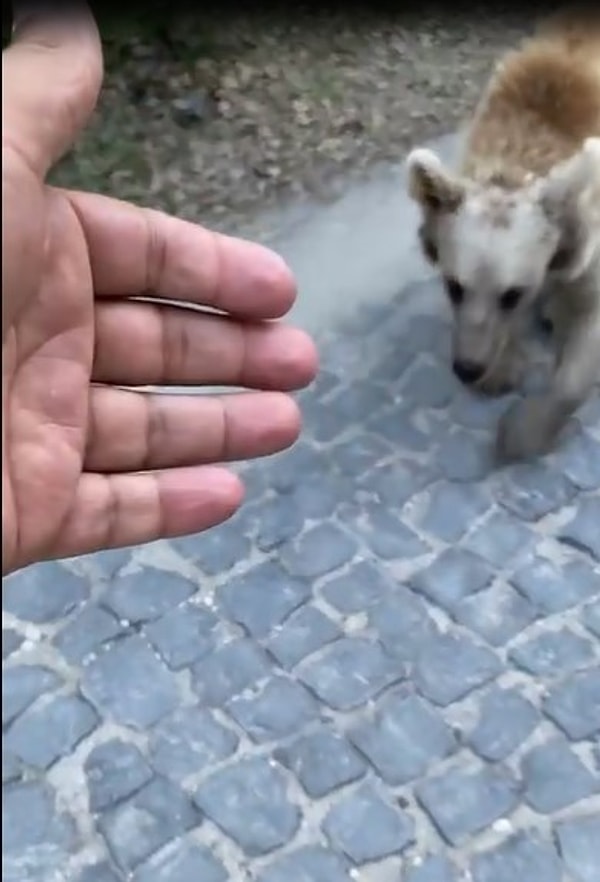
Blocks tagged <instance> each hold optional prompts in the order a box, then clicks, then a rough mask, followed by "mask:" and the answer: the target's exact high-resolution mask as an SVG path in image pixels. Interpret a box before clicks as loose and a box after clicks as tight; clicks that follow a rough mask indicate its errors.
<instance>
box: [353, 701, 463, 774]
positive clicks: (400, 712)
mask: <svg viewBox="0 0 600 882" xmlns="http://www.w3.org/2000/svg"><path fill="white" fill-rule="evenodd" d="M350 738H351V740H352V742H353V743H354V744H355V745H356V747H358V749H359V750H360V751H361V753H363V754H364V755H365V756H366V757H367V759H368V760H369V761H370V762H371V764H372V765H373V766H374V768H375V769H376V771H377V772H378V774H379V775H380V776H381V778H382V779H383V780H384V781H385V782H386V783H387V784H390V785H392V786H394V787H395V786H400V785H402V784H406V783H408V782H409V781H413V780H415V779H416V778H419V777H420V776H421V775H424V774H425V772H426V771H427V770H428V768H429V767H430V766H432V765H433V764H434V762H435V761H436V760H441V759H445V758H446V757H447V756H449V755H450V754H452V753H453V752H454V751H455V750H456V748H457V746H458V745H457V742H456V738H455V737H454V734H453V732H452V730H451V729H450V727H449V726H448V725H447V724H446V723H445V722H444V720H443V719H442V717H441V716H440V715H439V713H438V712H437V711H436V710H434V709H433V708H432V707H431V705H429V704H428V703H427V702H425V701H423V699H421V698H419V697H418V696H416V695H410V696H408V697H404V696H402V695H395V696H392V697H390V698H388V699H386V700H385V702H384V704H383V705H382V706H381V707H380V709H379V710H378V711H377V712H376V713H375V715H374V717H373V719H371V720H364V721H362V722H360V723H358V725H356V726H354V727H353V728H352V729H351V730H350Z"/></svg>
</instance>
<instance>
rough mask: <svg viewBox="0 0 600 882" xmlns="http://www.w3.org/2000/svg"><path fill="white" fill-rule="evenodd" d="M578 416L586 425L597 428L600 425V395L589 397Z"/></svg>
mask: <svg viewBox="0 0 600 882" xmlns="http://www.w3.org/2000/svg"><path fill="white" fill-rule="evenodd" d="M577 416H578V418H579V420H580V422H581V423H582V424H583V425H584V426H587V427H589V428H591V429H597V428H598V426H600V395H595V396H593V397H592V398H589V399H588V400H587V401H586V403H585V404H584V406H583V407H582V408H581V409H580V410H579V413H578V414H577Z"/></svg>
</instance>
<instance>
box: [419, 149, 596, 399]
mask: <svg viewBox="0 0 600 882" xmlns="http://www.w3.org/2000/svg"><path fill="white" fill-rule="evenodd" d="M588 161H589V155H588V152H586V151H582V152H581V153H578V154H577V155H576V156H575V157H573V158H572V159H570V160H569V161H567V162H565V163H563V164H561V165H560V166H556V167H555V169H554V170H553V171H552V173H551V174H550V175H548V177H546V178H536V179H533V180H531V181H528V182H527V183H525V184H524V185H522V186H519V187H513V188H509V187H507V186H502V185H500V184H486V185H481V184H478V183H475V182H473V181H471V180H469V179H465V178H463V177H461V176H460V175H458V174H454V173H453V172H452V171H450V170H449V169H447V168H445V167H444V165H443V164H442V162H441V160H440V159H439V158H438V157H437V156H436V155H435V153H433V152H432V151H431V150H427V149H425V148H418V149H415V150H413V151H412V153H411V154H410V155H409V157H408V163H407V164H408V179H409V192H410V195H411V196H412V198H413V199H414V200H415V201H416V202H417V204H418V205H419V207H420V212H421V224H420V228H419V236H420V240H421V247H422V250H423V252H424V254H425V256H426V257H427V258H428V260H429V261H430V262H431V263H433V264H434V265H436V266H437V267H438V269H439V271H440V274H441V276H442V278H443V280H444V283H445V287H446V290H447V293H448V297H449V298H450V301H451V303H452V306H453V312H454V316H455V321H454V370H455V372H456V374H457V376H458V377H459V378H460V379H461V380H462V381H463V382H465V383H467V384H477V383H478V382H480V381H481V380H483V378H484V377H485V376H486V374H488V372H490V371H491V370H493V368H494V364H495V363H496V361H497V359H498V358H499V357H500V355H501V353H502V351H503V349H504V347H505V345H506V343H507V341H508V339H509V338H510V336H511V334H512V332H513V330H514V328H515V326H516V325H517V324H518V323H519V322H521V321H522V319H523V316H524V315H525V314H526V313H527V311H528V309H530V307H531V305H532V304H533V302H534V301H535V300H536V299H537V297H538V296H539V295H540V293H541V291H542V289H543V286H544V283H545V281H546V280H547V278H548V276H549V275H550V274H552V273H568V272H569V271H570V270H571V268H572V267H573V266H574V265H575V264H576V263H577V262H578V260H579V256H580V253H581V248H582V238H583V232H584V231H582V229H581V226H582V225H581V222H580V220H579V212H578V209H577V206H578V201H579V197H580V194H581V193H582V191H583V188H584V187H585V184H586V182H587V181H589V168H588Z"/></svg>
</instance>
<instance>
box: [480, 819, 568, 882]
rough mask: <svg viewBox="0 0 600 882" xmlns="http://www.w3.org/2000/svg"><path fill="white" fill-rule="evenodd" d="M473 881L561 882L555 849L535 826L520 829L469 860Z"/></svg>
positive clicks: (560, 871) (561, 877)
mask: <svg viewBox="0 0 600 882" xmlns="http://www.w3.org/2000/svg"><path fill="white" fill-rule="evenodd" d="M471 876H472V878H473V882H516V880H517V879H522V880H524V882H525V880H527V882H562V879H563V874H562V869H561V866H560V861H559V859H558V855H557V853H556V849H555V848H554V847H553V846H552V845H551V843H549V842H547V841H545V840H544V839H542V837H541V836H540V834H539V833H538V832H536V831H535V830H531V831H530V830H526V831H520V832H519V833H517V834H515V835H514V836H510V837H509V838H508V839H505V840H504V842H502V843H500V845H498V846H496V847H495V848H492V849H489V850H488V851H484V852H482V853H481V854H478V855H476V856H475V857H474V858H473V860H472V861H471Z"/></svg>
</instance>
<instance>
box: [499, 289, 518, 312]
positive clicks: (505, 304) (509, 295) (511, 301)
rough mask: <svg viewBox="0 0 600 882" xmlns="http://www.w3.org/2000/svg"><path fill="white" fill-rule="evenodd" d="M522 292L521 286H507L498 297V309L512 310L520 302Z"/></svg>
mask: <svg viewBox="0 0 600 882" xmlns="http://www.w3.org/2000/svg"><path fill="white" fill-rule="evenodd" d="M523 294H524V291H523V289H522V288H507V290H506V291H504V293H503V294H502V296H501V297H500V309H502V310H503V311H504V312H512V310H513V309H515V308H516V307H517V306H518V305H519V303H520V302H521V300H522V298H523Z"/></svg>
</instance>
